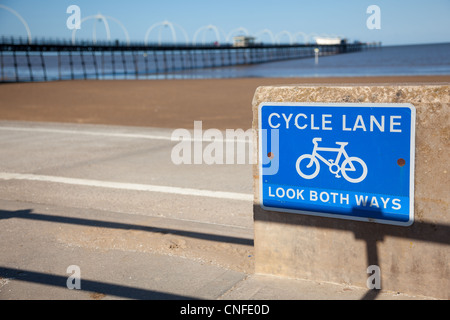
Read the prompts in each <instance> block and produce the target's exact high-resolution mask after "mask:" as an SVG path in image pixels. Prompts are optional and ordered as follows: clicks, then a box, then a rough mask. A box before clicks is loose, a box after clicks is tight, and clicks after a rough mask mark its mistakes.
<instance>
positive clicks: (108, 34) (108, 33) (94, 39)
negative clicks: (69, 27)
mask: <svg viewBox="0 0 450 320" xmlns="http://www.w3.org/2000/svg"><path fill="white" fill-rule="evenodd" d="M89 19H96V20H98V21H102V22H103V24H104V26H105V30H106V39H107V40H108V41H111V30H110V29H109V24H108V19H110V20H112V21H114V22H116V23H117V24H118V25H119V26H120V27H121V28H122V30H123V33H124V34H125V38H126V40H127V45H130V36H129V34H128V31H127V29H126V28H125V26H124V25H123V23H122V22H120V21H119V20H117V19H116V18H113V17H109V16H104V15H102V14H100V13H99V14H96V15H93V16H88V17H84V18H83V19H81V21H80V26H81V24H82V23H83V22H84V21H86V20H89ZM76 32H77V29H73V31H72V44H75V35H76ZM92 42H93V43H96V42H97V28H96V25H95V22H94V27H93V31H92Z"/></svg>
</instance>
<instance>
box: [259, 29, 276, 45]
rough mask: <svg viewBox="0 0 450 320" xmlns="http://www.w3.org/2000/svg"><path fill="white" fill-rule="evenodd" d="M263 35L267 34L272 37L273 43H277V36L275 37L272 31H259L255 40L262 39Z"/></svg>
mask: <svg viewBox="0 0 450 320" xmlns="http://www.w3.org/2000/svg"><path fill="white" fill-rule="evenodd" d="M263 34H267V35H269V37H270V42H271V43H275V36H274V35H273V33H272V31H270V30H269V29H264V30H261V31H259V32H258V33H257V34H256V35H255V38H258V37H261V36H262V35H263Z"/></svg>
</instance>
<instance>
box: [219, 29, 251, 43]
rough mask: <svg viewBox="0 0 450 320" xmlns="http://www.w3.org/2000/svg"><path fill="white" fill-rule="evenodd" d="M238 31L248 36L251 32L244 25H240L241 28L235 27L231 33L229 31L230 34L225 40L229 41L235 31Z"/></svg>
mask: <svg viewBox="0 0 450 320" xmlns="http://www.w3.org/2000/svg"><path fill="white" fill-rule="evenodd" d="M236 32H243V33H244V34H245V35H246V36H248V35H250V32H248V30H247V29H245V28H244V27H239V28H236V29H234V30H231V31H230V33H228V35H227V36H226V39H225V41H226V42H229V41H230V38H231V36H232V35H233V34H234V33H236Z"/></svg>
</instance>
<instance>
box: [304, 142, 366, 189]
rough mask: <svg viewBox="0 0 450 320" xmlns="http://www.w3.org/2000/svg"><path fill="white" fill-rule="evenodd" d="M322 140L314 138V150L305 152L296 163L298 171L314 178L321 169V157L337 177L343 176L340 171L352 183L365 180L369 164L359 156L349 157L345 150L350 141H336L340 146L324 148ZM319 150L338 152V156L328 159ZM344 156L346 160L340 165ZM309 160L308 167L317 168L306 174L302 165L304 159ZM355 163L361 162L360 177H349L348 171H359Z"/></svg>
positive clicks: (309, 177) (305, 177)
mask: <svg viewBox="0 0 450 320" xmlns="http://www.w3.org/2000/svg"><path fill="white" fill-rule="evenodd" d="M320 141H322V138H314V139H313V140H312V142H313V144H314V148H313V152H312V154H304V155H301V156H300V157H299V158H298V159H297V162H296V164H295V167H296V169H297V173H298V174H299V175H300V176H301V177H302V178H304V179H314V178H315V177H316V176H317V175H318V174H319V171H320V163H319V160H318V159H320V160H321V161H322V162H323V163H325V164H326V165H327V166H328V167H329V169H330V172H331V173H333V174H334V175H335V177H336V178H340V177H341V176H340V175H339V173H341V174H342V177H344V178H345V180H347V181H348V182H351V183H359V182H361V181H363V180H364V179H365V178H366V176H367V165H366V163H365V162H364V161H363V160H361V159H360V158H358V157H349V156H348V154H347V152H346V151H345V149H344V148H345V146H346V145H348V142H336V144H337V145H338V146H339V148H324V147H319V146H318V142H320ZM318 151H328V152H330V151H331V152H337V156H336V159H329V160H326V159H325V158H324V157H322V156H321V155H320V154H319V153H318ZM342 156H344V158H345V159H344V161H342V164H341V165H339V162H340V160H341V157H342ZM305 159H306V160H309V163H308V164H307V165H306V168H308V169H309V168H311V167H312V166H313V165H314V166H315V170H314V172H313V173H311V174H305V173H303V172H302V171H301V169H300V167H301V165H300V164H301V162H302V161H303V160H305ZM354 163H359V164H360V166H361V167H362V173H361V175H360V176H359V177H356V178H353V177H349V175H348V173H347V172H355V171H357V169H356V168H355V166H354Z"/></svg>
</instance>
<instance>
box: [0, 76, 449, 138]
mask: <svg viewBox="0 0 450 320" xmlns="http://www.w3.org/2000/svg"><path fill="white" fill-rule="evenodd" d="M406 83H411V84H418V83H420V84H422V83H431V84H437V83H450V76H394V77H360V78H245V79H201V80H99V81H96V80H80V81H78V80H77V81H57V82H36V83H16V84H1V85H0V120H20V121H46V122H63V123H64V122H68V123H88V124H109V125H125V126H143V127H146V126H149V127H162V128H187V129H189V128H192V127H193V122H194V121H196V120H201V121H203V128H204V129H206V128H218V129H226V128H242V129H248V128H251V126H252V123H251V122H252V99H253V95H254V93H255V90H256V88H257V87H258V86H264V85H286V84H311V85H317V84H321V85H324V84H334V85H336V84H342V85H346V84H392V85H396V84H406Z"/></svg>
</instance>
